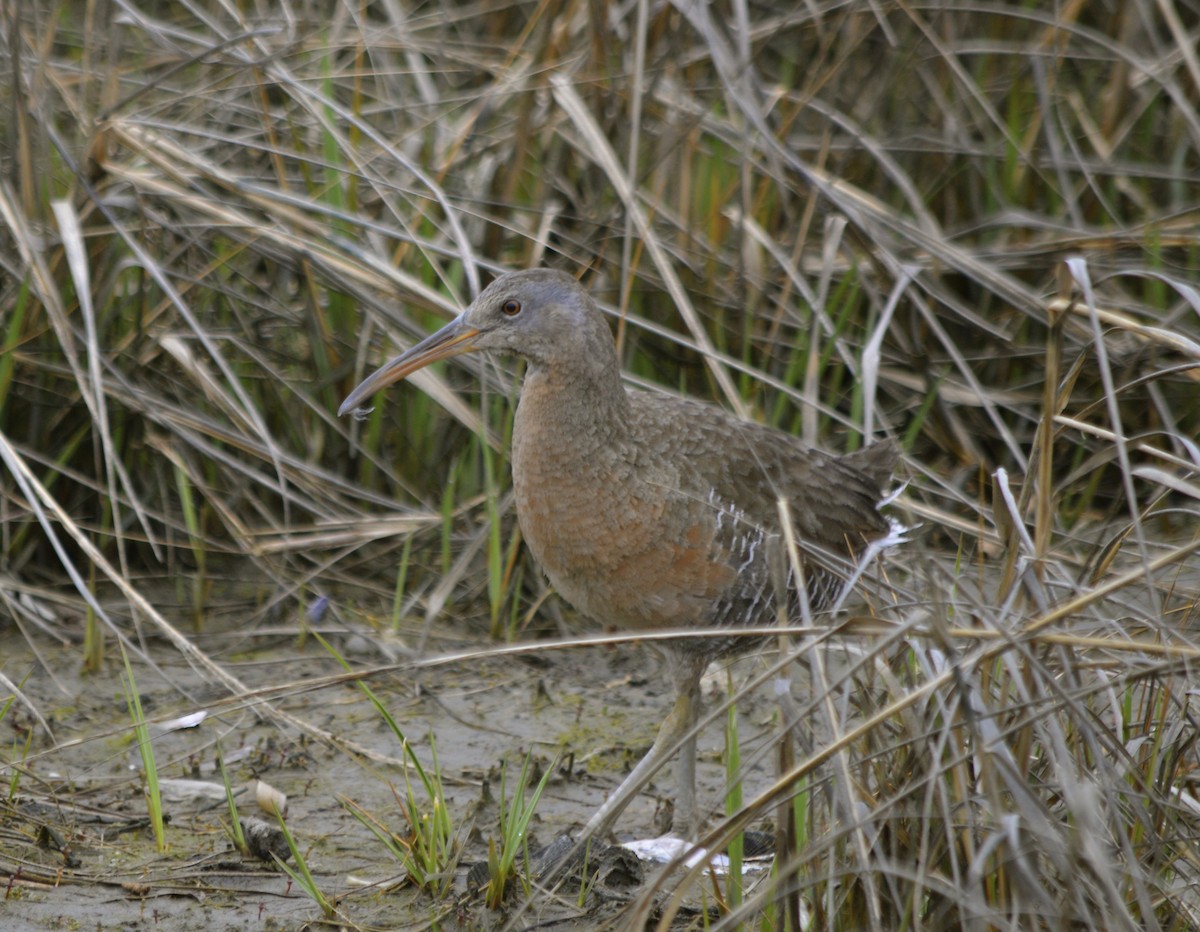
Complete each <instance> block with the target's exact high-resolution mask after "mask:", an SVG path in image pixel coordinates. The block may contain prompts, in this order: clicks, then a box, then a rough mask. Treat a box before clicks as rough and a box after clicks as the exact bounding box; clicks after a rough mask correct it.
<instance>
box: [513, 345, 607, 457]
mask: <svg viewBox="0 0 1200 932" xmlns="http://www.w3.org/2000/svg"><path fill="white" fill-rule="evenodd" d="M516 418H517V423H516V424H515V425H514V434H515V435H516V436H519V437H520V438H521V439H522V440H525V441H527V442H528V445H529V446H531V447H532V448H535V449H536V450H537V451H538V452H536V453H534V454H533V455H538V456H540V455H544V454H545V450H546V448H547V447H548V446H553V447H556V448H559V449H558V450H557V452H558V454H559V455H560V456H561V455H562V454H564V453H565V454H568V455H569V454H570V453H571V452H574V453H577V454H578V455H580V456H582V457H586V456H590V455H591V454H592V453H593V452H594V451H596V450H597V449H600V448H605V447H612V446H614V445H616V444H619V443H620V442H621V440H622V439H623V438H624V436H625V435H626V433H627V432H628V429H629V396H628V395H627V394H626V393H625V387H624V386H623V385H622V384H621V373H620V368H619V366H618V364H617V359H616V352H615V351H614V352H613V353H612V358H611V359H604V360H597V359H586V360H579V361H578V364H577V365H567V364H557V365H549V366H547V365H538V364H537V363H531V364H530V366H529V368H528V369H527V370H526V372H525V383H524V385H523V386H522V388H521V400H520V403H519V404H518V406H517V414H516ZM564 446H569V447H570V450H564V449H562V448H563V447H564ZM531 452H533V451H532V450H531Z"/></svg>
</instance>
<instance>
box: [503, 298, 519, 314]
mask: <svg viewBox="0 0 1200 932" xmlns="http://www.w3.org/2000/svg"><path fill="white" fill-rule="evenodd" d="M500 310H501V311H503V312H504V316H505V317H516V316H517V315H518V314H520V313H521V302H520V301H514V300H513V299H512V298H510V299H509V300H507V301H505V302H504V303H503V304H502V305H500Z"/></svg>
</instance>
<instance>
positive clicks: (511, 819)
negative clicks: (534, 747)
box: [484, 751, 555, 909]
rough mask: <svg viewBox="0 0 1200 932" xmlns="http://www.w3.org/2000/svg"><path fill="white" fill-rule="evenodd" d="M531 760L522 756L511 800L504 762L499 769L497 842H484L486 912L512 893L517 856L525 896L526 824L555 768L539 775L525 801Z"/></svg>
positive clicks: (531, 754)
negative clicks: (521, 865)
mask: <svg viewBox="0 0 1200 932" xmlns="http://www.w3.org/2000/svg"><path fill="white" fill-rule="evenodd" d="M532 760H533V752H532V751H530V752H529V753H528V754H526V755H525V762H524V763H523V764H522V765H521V772H520V774H519V775H518V776H517V782H516V785H514V786H513V788H512V796H511V797H508V796H507V786H508V762H507V761H505V762H504V763H503V764H502V765H501V767H500V841H499V843H498V844H497V842H496V839H494V838H489V839H488V883H487V889H486V891H485V892H484V900H485V902H486V903H487V905H488V908H489V909H500V908H501V906H503V905H504V901H505V898H506V897H507V896H508V895H509V891H510V890H511V889H512V887H511V885H512V882H513V880H514V879H516V877H517V871H516V863H517V858H518V856H524V859H525V866H526V874H524V875H522V877H523V882H524V884H525V892H526V894H528V892H529V886H528V883H529V881H528V867H529V837H528V834H527V833H528V830H529V821H530V820H531V819H532V818H533V813H534V810H536V809H537V804H538V801H539V800H540V799H541V798H542V792H543V791H544V790H545V789H546V784H547V783H548V782H549V781H550V775H551V774H552V773H553V772H554V767H555V764H554V763H551V764H550V766H548V767H547V768H546V770H545V772H544V773H543V774H542V779H541V780H539V781H538V785H537V786H536V787H534V789H533V792H532V793H530V795H529V799H526V798H525V794H526V793H527V792H528V791H529V768H530V764H531V762H532Z"/></svg>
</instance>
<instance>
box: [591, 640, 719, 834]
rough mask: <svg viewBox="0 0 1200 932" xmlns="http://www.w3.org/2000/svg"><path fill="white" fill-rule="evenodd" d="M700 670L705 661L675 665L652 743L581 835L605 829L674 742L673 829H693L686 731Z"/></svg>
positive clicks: (692, 755)
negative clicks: (669, 702)
mask: <svg viewBox="0 0 1200 932" xmlns="http://www.w3.org/2000/svg"><path fill="white" fill-rule="evenodd" d="M673 659H674V658H673ZM703 672H704V665H703V664H699V663H697V662H696V661H689V660H684V661H683V662H681V663H680V664H679V665H678V668H677V671H676V673H675V677H674V678H675V704H674V705H673V706H672V707H671V711H670V712H669V713H668V714H667V717H666V719H664V720H663V723H662V725H661V726H660V727H659V729H658V736H657V737H656V738H655V739H654V744H652V745H651V746H650V750H649V751H647V752H646V756H645V757H643V758H642V759H641V760H640V761H639V762H638V765H637V766H636V767H634V768H633V770H631V771H630V772H629V776H627V777H626V778H625V779H624V780H623V781H622V782H621V785H620V786H619V787H617V789H616V791H615V792H614V793H613V794H612V795H611V796H610V797H608V799H607V800H606V801H605V803H604V805H603V806H601V807H600V808H599V809H598V810H597V811H596V814H595V815H593V816H592V817H591V818H590V819H589V820H588V823H587V825H586V826H584V829H583V838H591V837H593V836H595V835H596V834H598V833H602V832H605V831H607V830H608V829H609V828H610V827H611V826H612V823H613V822H615V821H616V819H617V817H618V816H620V814H621V813H622V811H624V809H625V807H626V806H628V805H629V803H630V802H631V801H632V800H633V798H634V796H636V795H637V794H638V791H640V790H641V788H642V787H643V786H644V785H645V784H646V783H647V782H648V781H649V780H650V778H651V777H652V776H653V775H654V773H655V772H656V771H657V770H658V768H659V767H661V766H662V764H663V763H664V762H665V761H666V759H667V757H668V756H669V755H670V753H671V751H672V750H674V748H675V747H676V746H677V745H679V746H680V748H681V750H680V758H679V771H678V774H679V788H678V790H677V794H678V795H677V801H676V803H675V812H674V816H673V818H672V829H673V830H674V831H676V833H678V834H681V836H682V837H685V838H686V837H688V834H689V833H690V832H691V830H692V826H691V825H690V823H691V821H692V817H693V809H694V807H695V799H696V787H695V777H696V736H695V735H689V732H690V731H691V730H692V728H693V727H694V726H695V724H696V717H697V713H698V711H699V707H700V675H701V673H703ZM685 735H688V738H687V740H686V741H683V742H682V744H681V739H683V738H684V736H685Z"/></svg>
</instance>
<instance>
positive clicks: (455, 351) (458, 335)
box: [338, 315, 481, 417]
mask: <svg viewBox="0 0 1200 932" xmlns="http://www.w3.org/2000/svg"><path fill="white" fill-rule="evenodd" d="M480 332H481V331H480V330H479V329H478V328H477V327H469V326H467V325H466V324H465V323H463V318H462V316H461V315H460V316H459V317H456V318H454V320H452V321H450V323H448V324H446V326H444V327H443V328H442V329H441V330H439V331H438V332H437V333H433V334H430V335H429V336H427V337H426V338H425V339H424V340H422V341H421V342H420V343H418V344H417V345H416V346H414V347H413V348H412V349H410V350H408V351H407V352H404V353H401V354H400V355H399V356H397V357H396V358H395V359H392V360H390V361H388V362H386V363H384V364H383V365H382V366H380V367H379V369H377V370H376V371H375V372H374V373H372V374H371V375H369V376H367V377H366V378H365V379H363V380H362V382H361V383H360V384H359V386H358V388H356V389H354V391H352V392H351V393H350V394H349V395H347V396H346V400H345V401H343V402H342V406H341V407H340V408H338V416H339V417H341V416H342V415H343V414H346V413H347V412H349V411H354V410H356V409H357V408H361V407H362V406H363V402H365V401H366V400H367V399H368V398H370V397H371V396H372V395H374V394H375V393H376V392H377V391H379V390H380V389H383V388H387V386H389V385H391V384H392V383H393V382H399V381H400V380H401V379H402V378H404V377H405V376H407V375H412V373H414V372H416V371H417V370H418V369H423V368H425V367H426V366H428V365H429V364H430V363H431V362H437V361H438V360H439V359H449V358H450V357H451V356H461V355H462V354H463V353H473V352H475V350H477V349H478V347H477V346H476V345H475V339H476V338H477V337H478V336H479V334H480Z"/></svg>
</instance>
